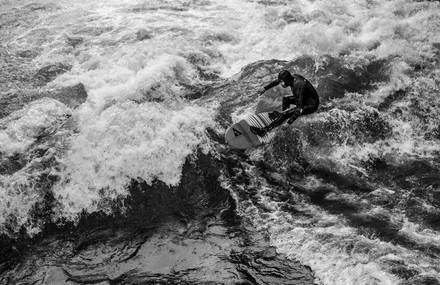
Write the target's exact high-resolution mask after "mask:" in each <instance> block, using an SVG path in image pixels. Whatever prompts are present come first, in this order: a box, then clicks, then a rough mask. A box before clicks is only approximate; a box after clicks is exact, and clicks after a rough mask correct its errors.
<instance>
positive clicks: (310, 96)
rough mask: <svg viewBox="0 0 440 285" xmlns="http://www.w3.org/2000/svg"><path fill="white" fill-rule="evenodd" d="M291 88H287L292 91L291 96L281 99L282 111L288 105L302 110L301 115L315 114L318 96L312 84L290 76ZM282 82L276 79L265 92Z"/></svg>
mask: <svg viewBox="0 0 440 285" xmlns="http://www.w3.org/2000/svg"><path fill="white" fill-rule="evenodd" d="M292 76H293V78H294V80H293V86H289V87H290V90H292V94H293V95H292V96H285V97H283V111H286V110H287V109H289V107H290V105H292V104H293V105H296V106H297V107H298V108H300V109H302V112H301V115H307V114H311V113H313V112H315V111H316V110H317V109H318V106H319V96H318V93H317V92H316V90H315V88H314V87H313V86H312V84H311V83H310V82H309V81H308V80H307V79H305V78H304V77H302V76H301V75H299V74H292ZM281 82H282V80H280V79H277V80H275V81H273V82H271V83H269V84H268V85H267V86H265V87H264V89H265V90H269V89H270V88H272V87H275V86H277V85H278V84H280V83H281Z"/></svg>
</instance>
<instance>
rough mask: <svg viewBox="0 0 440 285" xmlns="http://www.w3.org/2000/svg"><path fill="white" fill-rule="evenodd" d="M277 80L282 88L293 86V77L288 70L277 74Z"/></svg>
mask: <svg viewBox="0 0 440 285" xmlns="http://www.w3.org/2000/svg"><path fill="white" fill-rule="evenodd" d="M278 80H280V81H281V86H283V87H284V88H286V87H287V86H293V76H292V74H291V73H290V72H289V71H288V70H282V71H281V72H280V73H279V74H278Z"/></svg>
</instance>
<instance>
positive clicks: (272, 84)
mask: <svg viewBox="0 0 440 285" xmlns="http://www.w3.org/2000/svg"><path fill="white" fill-rule="evenodd" d="M280 82H281V81H280V80H278V79H277V80H275V81H272V82H271V83H269V84H267V85H266V86H264V87H263V88H261V89H260V90H258V94H259V95H262V94H263V93H264V92H266V91H267V90H269V89H270V88H272V87H275V86H277V85H278V84H280Z"/></svg>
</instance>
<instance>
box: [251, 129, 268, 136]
mask: <svg viewBox="0 0 440 285" xmlns="http://www.w3.org/2000/svg"><path fill="white" fill-rule="evenodd" d="M249 129H250V130H251V132H253V133H254V134H256V135H257V136H259V137H264V136H265V135H266V133H267V130H266V129H265V128H257V127H253V126H250V127H249Z"/></svg>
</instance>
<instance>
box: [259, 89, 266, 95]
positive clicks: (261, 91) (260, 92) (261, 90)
mask: <svg viewBox="0 0 440 285" xmlns="http://www.w3.org/2000/svg"><path fill="white" fill-rule="evenodd" d="M264 92H266V89H264V88H260V89H258V91H257V93H258V95H263V94H264Z"/></svg>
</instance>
